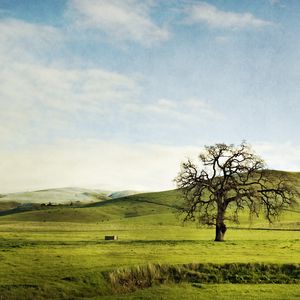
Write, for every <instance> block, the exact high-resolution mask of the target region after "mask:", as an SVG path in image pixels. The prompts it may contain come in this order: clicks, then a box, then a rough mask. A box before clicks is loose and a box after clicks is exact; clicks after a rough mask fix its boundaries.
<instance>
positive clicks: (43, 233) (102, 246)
mask: <svg viewBox="0 0 300 300" xmlns="http://www.w3.org/2000/svg"><path fill="white" fill-rule="evenodd" d="M297 174H298V175H297ZM297 174H296V175H297V176H298V177H299V178H300V176H299V173H297ZM296 175H294V176H296ZM298 177H297V178H298ZM298 182H300V180H299V181H298ZM179 203H180V199H179V198H178V192H176V191H167V192H160V193H148V194H140V195H133V196H128V197H124V198H120V199H113V200H105V199H104V200H102V201H101V202H98V203H95V204H89V205H88V206H84V207H83V206H79V207H74V206H58V207H57V206H53V207H40V206H35V207H33V208H32V210H29V211H25V212H15V211H13V212H11V213H7V214H3V215H2V216H1V217H0V261H1V268H0V299H45V298H48V299H82V298H91V299H123V298H124V299H183V297H184V298H185V299H199V298H201V299H236V298H237V297H241V296H242V297H243V298H244V299H300V286H299V284H289V285H288V286H287V285H284V284H255V285H253V284H252V285H249V284H199V283H191V282H181V283H179V284H174V283H168V284H163V285H154V286H152V287H151V288H147V289H138V290H136V291H134V292H132V293H126V294H120V293H116V292H115V291H114V290H113V289H112V287H111V285H110V282H109V281H108V280H107V279H106V277H105V274H107V273H108V272H113V271H115V270H117V269H120V268H125V269H126V268H132V267H135V266H143V265H147V264H148V263H153V264H155V263H158V264H166V265H177V264H186V263H195V264H196V263H216V264H221V265H222V264H224V263H265V264H287V263H291V264H300V231H299V230H300V213H299V211H298V210H297V208H295V209H294V211H285V212H284V215H283V216H282V217H281V219H280V221H279V222H278V223H276V224H273V225H272V226H270V225H269V224H268V223H267V222H266V221H265V220H264V219H262V218H258V219H255V220H253V222H252V224H251V227H249V222H248V216H247V214H243V215H242V216H241V224H239V226H238V227H236V225H235V228H230V226H231V227H233V224H229V229H228V231H227V233H226V242H225V243H215V242H213V238H214V229H213V228H197V227H196V226H195V225H194V224H186V225H185V226H182V224H181V223H180V221H179V220H178V218H177V214H176V213H175V212H176V209H175V207H176V206H178V205H179ZM1 205H2V206H0V210H1V211H2V212H3V211H9V209H11V207H14V204H13V203H11V202H5V201H3V202H1ZM298 209H299V208H298ZM104 235H118V237H119V240H118V241H104Z"/></svg>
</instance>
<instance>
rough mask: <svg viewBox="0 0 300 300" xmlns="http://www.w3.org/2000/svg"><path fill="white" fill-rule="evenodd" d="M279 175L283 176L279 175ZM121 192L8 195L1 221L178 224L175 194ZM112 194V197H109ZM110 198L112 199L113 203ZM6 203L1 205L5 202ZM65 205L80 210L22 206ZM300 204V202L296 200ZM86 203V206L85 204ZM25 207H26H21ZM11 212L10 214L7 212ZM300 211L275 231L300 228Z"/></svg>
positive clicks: (298, 177)
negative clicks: (126, 193) (127, 193)
mask: <svg viewBox="0 0 300 300" xmlns="http://www.w3.org/2000/svg"><path fill="white" fill-rule="evenodd" d="M271 172H275V173H276V172H277V171H271ZM278 173H279V174H280V173H282V172H278ZM287 174H288V175H289V176H291V179H294V180H295V185H296V186H297V187H298V189H299V190H300V173H287ZM122 193H124V192H119V193H118V192H116V193H111V192H110V193H107V192H103V191H102V192H101V191H99V190H87V189H74V188H67V189H52V190H44V191H36V192H27V193H16V194H9V195H7V196H5V197H2V198H0V210H1V203H2V206H3V208H6V209H7V210H6V211H4V210H3V211H2V213H1V212H0V216H1V218H0V221H30V222H32V221H37V222H76V223H82V222H89V223H98V222H109V223H110V222H111V221H113V222H122V223H124V224H126V223H127V222H131V223H132V222H134V223H136V224H137V225H138V224H143V226H144V225H145V224H148V225H149V226H150V225H152V224H163V225H171V224H178V222H179V220H178V219H177V218H176V216H177V212H178V211H177V208H178V207H180V206H181V203H182V202H181V201H182V198H181V194H180V192H179V191H178V190H171V191H163V192H155V193H141V194H134V195H129V196H124V197H118V196H120V195H122ZM112 194H115V195H112ZM112 197H115V198H114V199H113V198H112ZM5 198H6V202H9V201H10V202H9V203H6V204H5V203H4V202H5V201H4V199H5ZM21 200H22V201H24V202H23V205H22V206H19V207H17V208H16V209H12V208H14V207H15V205H16V203H17V202H19V201H21ZM33 200H34V201H36V202H35V203H45V204H47V203H49V202H53V204H54V203H67V204H70V203H71V202H73V203H74V202H75V201H76V200H78V201H82V202H81V204H82V205H80V206H76V205H75V206H70V205H66V206H47V205H44V206H41V205H40V204H35V205H32V206H31V207H28V206H27V205H26V204H25V203H33ZM298 201H299V204H300V199H298ZM84 203H85V204H84ZM24 206H27V207H24ZM9 209H11V210H9ZM299 214H300V207H295V208H292V209H289V210H287V211H285V212H284V214H283V216H282V218H281V219H280V222H279V223H276V224H274V226H275V227H278V228H299V225H300V223H299V216H300V215H299ZM240 221H241V225H240V226H244V227H245V226H249V218H248V213H247V212H244V213H241V218H240ZM251 226H256V227H268V226H269V224H268V222H267V221H266V220H264V219H263V217H260V218H258V219H255V220H254V221H253V224H252V225H251Z"/></svg>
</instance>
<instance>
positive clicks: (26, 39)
mask: <svg viewBox="0 0 300 300" xmlns="http://www.w3.org/2000/svg"><path fill="white" fill-rule="evenodd" d="M65 39H66V37H64V36H63V34H62V32H61V31H60V30H58V29H56V28H54V27H52V26H47V25H41V24H32V23H28V22H25V21H21V20H17V19H2V20H1V21H0V60H1V61H2V60H5V61H8V60H13V61H14V62H15V61H25V60H27V61H33V60H34V61H36V60H42V59H43V58H45V57H47V55H50V56H51V52H53V50H54V48H56V46H57V45H59V44H61V43H62V42H63V40H65Z"/></svg>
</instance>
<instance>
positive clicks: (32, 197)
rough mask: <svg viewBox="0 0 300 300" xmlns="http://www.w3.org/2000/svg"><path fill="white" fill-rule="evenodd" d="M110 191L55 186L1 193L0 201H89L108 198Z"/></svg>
mask: <svg viewBox="0 0 300 300" xmlns="http://www.w3.org/2000/svg"><path fill="white" fill-rule="evenodd" d="M110 193H111V192H110V191H103V190H93V189H83V188H73V187H72V188H71V187H70V188H57V189H46V190H39V191H32V192H21V193H11V194H7V195H2V197H1V198H0V203H1V202H17V203H21V204H24V203H40V204H42V203H44V204H48V203H51V204H69V203H71V202H77V201H79V202H81V203H91V202H96V201H101V200H107V199H109V197H108V194H110Z"/></svg>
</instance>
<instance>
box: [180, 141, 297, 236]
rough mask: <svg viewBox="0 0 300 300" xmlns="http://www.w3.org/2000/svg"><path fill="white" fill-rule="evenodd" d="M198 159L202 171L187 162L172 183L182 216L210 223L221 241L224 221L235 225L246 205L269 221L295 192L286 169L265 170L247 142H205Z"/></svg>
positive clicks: (202, 222)
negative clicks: (177, 191) (178, 195)
mask: <svg viewBox="0 0 300 300" xmlns="http://www.w3.org/2000/svg"><path fill="white" fill-rule="evenodd" d="M199 159H200V161H201V162H202V169H201V170H200V169H198V168H197V166H196V165H195V164H194V163H192V162H191V161H190V160H188V161H187V162H185V163H183V164H182V167H181V171H180V173H179V174H178V176H177V178H176V179H175V181H176V183H177V186H178V188H179V189H180V190H181V192H182V194H183V199H184V205H183V207H182V212H183V214H184V219H183V220H184V221H188V220H192V221H198V222H199V223H200V224H206V225H214V226H215V227H216V236H215V241H223V240H224V235H225V232H226V225H225V221H226V220H231V221H233V222H235V223H238V215H239V212H240V211H241V210H244V209H245V208H248V210H249V212H250V216H251V215H253V214H255V215H257V216H258V215H259V213H260V212H263V213H264V216H265V217H266V218H267V219H268V220H269V222H273V221H274V220H275V219H276V218H278V216H279V214H280V212H281V211H282V210H283V209H285V208H287V207H289V206H291V205H293V204H295V203H296V200H295V199H296V197H297V196H299V193H298V191H297V190H296V188H295V187H294V185H293V184H292V183H291V181H290V180H289V178H287V176H286V175H285V174H284V172H274V171H270V170H267V169H266V165H265V162H264V161H263V160H262V159H261V158H260V157H259V156H257V155H256V154H255V153H254V152H253V150H252V149H251V147H250V145H248V144H246V143H245V142H243V143H242V144H241V145H238V146H234V145H226V144H215V145H213V146H205V149H204V151H203V152H202V153H200V155H199Z"/></svg>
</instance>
